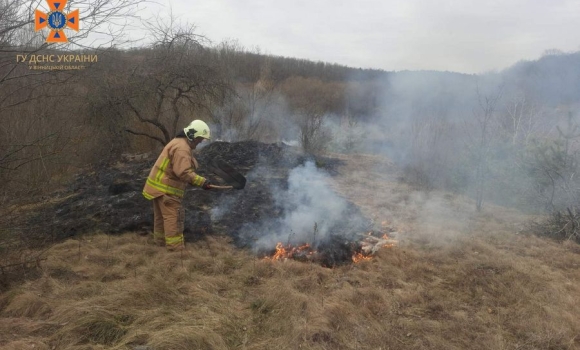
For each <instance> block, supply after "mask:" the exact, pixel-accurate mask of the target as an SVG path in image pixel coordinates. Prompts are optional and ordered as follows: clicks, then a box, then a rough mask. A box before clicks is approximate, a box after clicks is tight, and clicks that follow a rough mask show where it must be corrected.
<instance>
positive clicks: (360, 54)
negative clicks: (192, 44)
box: [142, 0, 580, 73]
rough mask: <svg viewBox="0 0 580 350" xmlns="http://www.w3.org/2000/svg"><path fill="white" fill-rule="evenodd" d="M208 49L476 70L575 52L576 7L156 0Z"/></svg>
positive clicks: (507, 0) (564, 2)
mask: <svg viewBox="0 0 580 350" xmlns="http://www.w3.org/2000/svg"><path fill="white" fill-rule="evenodd" d="M158 1H159V2H160V3H161V4H162V7H163V8H160V6H157V5H151V6H149V8H148V9H147V10H146V11H145V12H144V13H142V15H146V13H147V12H159V11H160V10H161V13H165V14H168V13H169V11H170V8H172V10H173V13H174V14H176V15H177V16H178V17H179V19H180V20H181V21H183V22H190V23H193V24H195V25H196V26H197V30H198V33H199V34H203V35H205V36H207V37H208V38H209V39H211V40H212V42H214V43H219V42H221V41H224V40H237V41H238V43H239V44H240V45H242V46H243V47H245V48H249V49H250V48H256V47H259V48H260V50H261V52H262V53H267V54H272V55H280V56H288V57H297V58H306V59H310V60H315V61H318V60H320V61H325V62H331V63H339V64H343V65H348V66H352V67H361V68H380V69H384V70H387V71H399V70H406V69H408V70H421V69H427V70H448V71H456V72H463V73H482V72H486V71H489V70H500V69H503V68H506V67H508V66H510V65H512V64H514V63H516V62H518V61H519V60H522V59H526V60H530V59H537V58H539V57H540V56H541V55H542V53H543V52H544V51H545V50H547V49H559V50H562V51H565V52H569V51H580V0H525V1H524V0H502V1H497V0H438V1H437V0H431V1H428V0H395V1H385V0H356V1H354V0H351V1H342V0H308V1H307V0H287V1H271V0H270V1H268V0H158Z"/></svg>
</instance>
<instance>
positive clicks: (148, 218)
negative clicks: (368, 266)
mask: <svg viewBox="0 0 580 350" xmlns="http://www.w3.org/2000/svg"><path fill="white" fill-rule="evenodd" d="M156 157H157V155H150V156H133V157H125V159H124V160H123V161H120V162H118V163H116V164H112V165H110V166H108V167H102V168H100V169H98V170H96V171H91V172H84V173H79V174H78V175H76V177H75V178H74V180H73V181H72V183H71V184H70V185H69V186H68V187H67V188H66V189H64V190H61V191H59V192H58V193H54V194H52V195H51V196H49V198H47V199H45V201H44V202H43V203H40V204H39V205H36V206H35V207H34V209H31V210H30V211H31V212H30V213H28V214H27V215H26V216H27V217H28V220H27V224H26V231H27V232H29V233H30V238H34V239H35V240H38V241H46V240H50V241H60V240H63V239H67V238H71V237H75V236H77V235H82V234H85V233H94V232H104V233H108V234H119V233H123V232H138V233H142V234H145V233H147V232H150V231H151V230H152V221H153V213H152V212H153V210H152V206H151V202H150V201H148V200H146V199H144V198H143V196H142V195H141V191H142V189H143V184H144V182H145V179H146V177H147V175H148V174H149V171H150V168H151V166H152V165H153V163H154V162H155V159H156ZM214 158H220V159H222V160H224V161H226V162H227V163H229V164H230V165H232V166H233V167H235V168H236V169H237V170H238V171H239V172H240V173H242V174H243V175H244V176H246V177H247V180H248V181H247V184H246V187H245V189H243V190H225V191H224V190H211V191H204V190H201V189H197V188H192V187H189V188H188V189H187V191H186V194H185V197H184V199H183V205H184V207H185V210H186V222H185V232H184V234H185V236H186V240H187V241H190V242H191V241H195V240H197V239H199V238H201V237H203V236H204V235H211V234H226V235H229V236H231V237H232V238H233V241H234V243H235V244H236V245H237V246H239V247H249V246H251V244H252V241H255V240H256V239H258V238H259V237H254V236H252V234H251V233H249V234H248V232H247V230H246V232H245V233H244V234H243V235H242V234H240V232H241V228H242V227H248V225H252V224H256V223H259V222H262V221H264V220H266V219H268V220H270V222H275V219H276V218H280V217H282V216H283V215H284V213H283V208H281V207H279V206H277V205H276V201H275V200H274V194H273V189H278V190H279V189H285V188H286V189H287V187H288V173H289V172H290V170H291V169H293V168H294V167H296V166H298V165H301V164H303V163H304V162H306V161H308V160H312V161H314V162H315V164H316V166H317V167H318V168H319V169H323V170H324V171H325V172H327V173H328V174H330V175H331V176H332V175H335V174H336V169H337V167H338V165H339V164H340V160H338V159H332V158H324V157H316V158H313V157H307V156H304V155H302V154H299V153H298V152H297V151H296V150H295V149H294V148H292V147H290V146H287V145H284V144H264V143H259V142H254V141H245V142H238V143H227V142H213V143H211V144H209V145H208V146H206V147H204V148H202V149H201V150H200V151H199V153H198V155H197V159H198V161H199V163H200V166H201V169H200V170H199V173H200V174H201V175H203V176H208V177H209V178H210V179H211V180H212V182H213V183H216V184H222V183H223V182H222V181H221V180H220V179H219V178H218V177H216V176H215V175H213V174H210V173H208V170H207V169H205V168H204V164H209V162H210V161H211V160H212V159H214ZM216 208H223V209H221V211H222V212H221V213H219V215H216V212H215V209H216ZM212 209H214V211H212ZM348 213H349V215H348V216H347V217H348V219H347V218H346V217H345V219H344V220H343V221H341V222H337V223H336V224H335V225H334V228H333V230H332V232H333V238H331V239H329V241H330V242H336V244H331V245H336V246H338V247H340V246H342V245H344V239H343V238H346V239H347V240H348V238H349V237H354V235H355V234H358V233H361V232H363V231H365V230H368V229H369V227H370V220H367V219H366V218H364V217H363V216H362V214H361V213H360V211H359V209H358V208H357V207H356V206H355V205H353V204H351V203H349V206H348ZM272 219H274V221H272ZM282 234H285V233H282ZM288 234H290V232H289V233H288ZM337 237H341V239H337ZM272 249H274V247H272ZM339 250H344V249H339ZM336 254H338V255H340V256H342V255H344V252H337V253H336ZM330 263H333V261H331V262H330Z"/></svg>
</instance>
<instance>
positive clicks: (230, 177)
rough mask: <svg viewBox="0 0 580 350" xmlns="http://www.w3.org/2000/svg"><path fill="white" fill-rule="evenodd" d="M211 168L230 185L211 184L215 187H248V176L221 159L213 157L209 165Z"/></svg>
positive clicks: (238, 188)
mask: <svg viewBox="0 0 580 350" xmlns="http://www.w3.org/2000/svg"><path fill="white" fill-rule="evenodd" d="M209 170H210V171H211V172H213V173H214V174H216V175H217V176H219V177H221V178H222V179H223V180H224V181H225V182H226V183H227V184H228V186H218V185H210V187H211V188H214V189H221V190H225V189H236V190H243V189H244V187H246V178H245V177H244V175H242V174H240V173H239V172H238V171H237V170H236V169H234V167H232V166H231V165H229V164H228V163H226V162H224V161H223V160H221V159H213V160H212V161H211V164H210V165H209Z"/></svg>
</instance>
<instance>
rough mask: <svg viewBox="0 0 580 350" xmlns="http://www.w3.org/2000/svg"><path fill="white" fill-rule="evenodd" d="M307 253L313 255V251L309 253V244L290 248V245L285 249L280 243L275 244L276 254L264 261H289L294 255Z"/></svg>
mask: <svg viewBox="0 0 580 350" xmlns="http://www.w3.org/2000/svg"><path fill="white" fill-rule="evenodd" d="M305 251H307V254H308V255H312V254H314V251H310V244H308V243H306V244H303V245H301V246H299V247H292V245H288V246H287V247H284V245H283V244H282V243H281V242H278V243H276V253H274V255H272V256H271V257H268V256H267V257H265V258H264V260H272V261H275V260H282V259H289V258H292V256H294V254H296V253H302V252H305Z"/></svg>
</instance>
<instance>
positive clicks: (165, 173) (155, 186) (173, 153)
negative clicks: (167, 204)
mask: <svg viewBox="0 0 580 350" xmlns="http://www.w3.org/2000/svg"><path fill="white" fill-rule="evenodd" d="M197 167H198V165H197V161H196V160H195V158H193V156H192V155H191V147H189V144H188V143H187V139H185V138H181V137H177V138H174V139H173V140H171V141H170V142H169V143H168V144H167V145H166V146H165V148H163V151H162V152H161V154H160V155H159V158H157V161H156V162H155V165H153V168H152V169H151V172H150V173H149V177H148V178H147V182H146V183H145V187H144V188H143V196H144V197H145V198H147V199H154V198H157V197H160V196H162V195H164V194H169V195H173V196H177V197H183V195H184V193H185V188H186V186H187V184H191V185H193V186H202V185H203V183H204V182H205V178H203V177H201V176H199V175H197V174H196V173H195V170H196V169H197Z"/></svg>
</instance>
